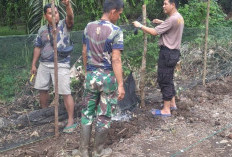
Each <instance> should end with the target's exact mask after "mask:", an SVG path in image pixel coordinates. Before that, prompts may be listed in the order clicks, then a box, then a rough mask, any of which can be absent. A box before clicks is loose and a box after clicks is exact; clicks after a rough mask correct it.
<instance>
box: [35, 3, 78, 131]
mask: <svg viewBox="0 0 232 157" xmlns="http://www.w3.org/2000/svg"><path fill="white" fill-rule="evenodd" d="M63 3H64V5H65V6H66V13H67V16H66V18H65V19H64V20H60V18H59V12H58V10H57V8H56V7H55V22H56V25H57V48H58V49H59V48H61V49H62V48H65V47H67V46H69V45H70V31H71V28H72V26H73V24H74V15H73V11H72V8H71V3H70V1H69V0H63ZM44 17H45V19H46V20H47V21H48V25H44V26H42V27H41V28H40V29H39V31H38V35H37V37H36V39H35V43H34V47H35V48H34V56H33V61H32V67H31V73H32V74H36V73H37V76H36V80H35V88H36V89H38V90H39V93H40V105H41V107H42V108H46V107H48V105H49V104H48V100H49V93H48V90H49V87H50V82H51V81H53V84H54V50H53V45H52V42H53V40H52V10H51V4H47V5H45V7H44ZM39 58H40V64H39V68H38V71H37V68H36V63H37V61H38V59H39ZM69 68H70V55H68V56H59V55H58V92H59V94H61V95H62V96H63V99H64V104H65V107H66V110H67V112H68V123H67V125H66V127H65V128H64V132H72V130H73V129H74V128H75V127H76V124H74V119H73V114H74V101H73V97H72V95H71V90H70V76H69V75H70V72H69Z"/></svg>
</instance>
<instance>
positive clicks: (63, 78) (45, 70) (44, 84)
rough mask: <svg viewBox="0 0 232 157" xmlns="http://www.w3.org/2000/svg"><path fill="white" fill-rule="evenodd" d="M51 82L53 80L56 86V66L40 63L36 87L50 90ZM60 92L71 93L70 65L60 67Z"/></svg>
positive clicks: (63, 93)
mask: <svg viewBox="0 0 232 157" xmlns="http://www.w3.org/2000/svg"><path fill="white" fill-rule="evenodd" d="M51 82H53V86H54V84H55V78H54V68H53V67H48V66H46V65H44V64H41V63H40V65H39V68H38V71H37V75H36V79H35V86H34V88H35V89H38V90H49V88H50V85H51ZM58 93H59V94H61V95H69V94H71V89H70V71H69V68H68V67H58Z"/></svg>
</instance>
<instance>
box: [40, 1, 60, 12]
mask: <svg viewBox="0 0 232 157" xmlns="http://www.w3.org/2000/svg"><path fill="white" fill-rule="evenodd" d="M48 8H52V3H48V4H46V5H45V6H44V9H43V10H44V14H46V13H47V9H48ZM55 8H57V7H56V5H55Z"/></svg>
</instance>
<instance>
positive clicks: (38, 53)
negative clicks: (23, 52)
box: [31, 47, 40, 74]
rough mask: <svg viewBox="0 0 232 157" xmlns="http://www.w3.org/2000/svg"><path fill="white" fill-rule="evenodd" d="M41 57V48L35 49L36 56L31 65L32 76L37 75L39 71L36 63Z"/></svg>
mask: <svg viewBox="0 0 232 157" xmlns="http://www.w3.org/2000/svg"><path fill="white" fill-rule="evenodd" d="M39 56H40V48H39V47H35V48H34V54H33V60H32V64H31V74H36V71H37V68H36V63H37V61H38V59H39Z"/></svg>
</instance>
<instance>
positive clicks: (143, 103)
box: [140, 4, 147, 108]
mask: <svg viewBox="0 0 232 157" xmlns="http://www.w3.org/2000/svg"><path fill="white" fill-rule="evenodd" d="M143 25H144V26H146V25H147V10H146V5H145V4H144V5H143ZM143 39H144V49H143V59H142V66H141V72H140V76H141V83H140V89H141V90H140V95H141V104H140V108H142V107H144V106H145V91H144V88H145V75H146V56H147V33H144V34H143Z"/></svg>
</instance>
